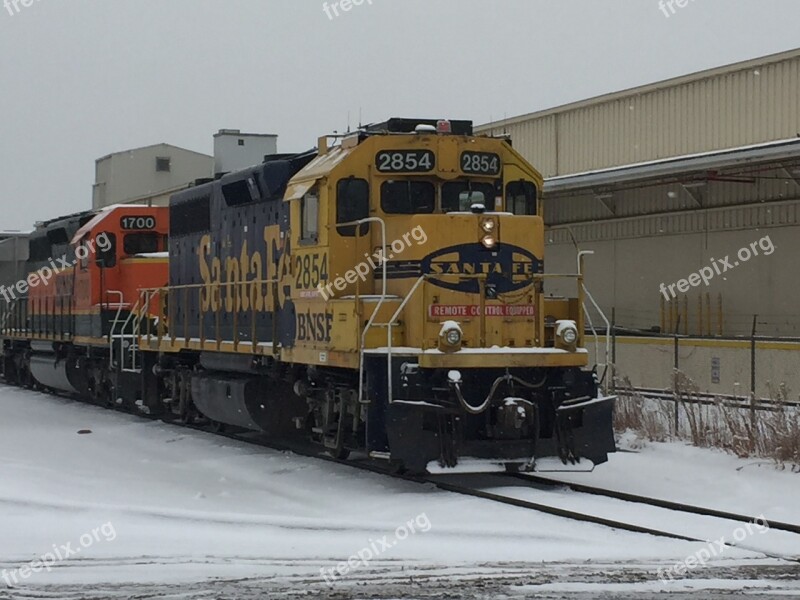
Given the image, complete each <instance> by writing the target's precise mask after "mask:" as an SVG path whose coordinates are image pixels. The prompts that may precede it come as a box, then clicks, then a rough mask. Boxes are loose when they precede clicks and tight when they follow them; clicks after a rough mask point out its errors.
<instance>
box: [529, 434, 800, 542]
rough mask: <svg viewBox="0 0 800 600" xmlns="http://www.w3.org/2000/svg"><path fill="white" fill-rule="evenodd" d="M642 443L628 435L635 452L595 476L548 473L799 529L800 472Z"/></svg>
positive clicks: (625, 445) (766, 462)
mask: <svg viewBox="0 0 800 600" xmlns="http://www.w3.org/2000/svg"><path fill="white" fill-rule="evenodd" d="M640 445H641V444H639V443H636V442H634V440H633V439H632V438H631V437H630V436H624V437H623V439H622V441H621V443H620V446H621V447H622V448H630V447H631V446H635V447H636V450H633V451H626V452H619V453H617V454H615V455H613V456H612V457H611V460H610V461H609V462H608V463H606V464H603V465H600V466H598V467H597V468H595V469H594V471H592V472H590V473H580V472H573V473H553V474H547V473H545V474H543V475H544V476H552V477H553V478H555V479H558V480H560V481H569V482H572V483H583V484H585V485H593V486H596V487H602V488H605V489H610V490H617V491H623V492H628V493H632V494H640V495H645V496H650V497H653V498H660V499H663V500H671V501H676V502H684V503H686V504H691V505H694V506H701V507H710V508H715V509H717V510H724V511H728V512H734V513H738V514H746V515H751V516H753V517H758V516H760V515H764V516H766V517H767V520H768V521H769V520H774V521H782V522H784V523H793V524H796V525H800V502H798V496H799V495H800V473H792V472H791V470H781V469H779V468H777V467H776V465H775V464H774V463H772V462H770V461H769V460H758V459H740V458H736V457H735V456H732V455H730V454H728V453H726V452H723V451H721V450H710V449H706V448H696V447H694V446H691V445H689V444H686V443H683V442H675V443H648V444H646V445H644V447H639V446H640ZM799 553H800V552H799Z"/></svg>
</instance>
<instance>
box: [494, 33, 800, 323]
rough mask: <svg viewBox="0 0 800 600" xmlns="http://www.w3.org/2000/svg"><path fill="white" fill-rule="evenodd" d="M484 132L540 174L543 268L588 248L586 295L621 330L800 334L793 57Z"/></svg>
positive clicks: (564, 263) (798, 88)
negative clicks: (503, 140)
mask: <svg viewBox="0 0 800 600" xmlns="http://www.w3.org/2000/svg"><path fill="white" fill-rule="evenodd" d="M479 131H481V132H484V133H490V134H497V135H499V134H503V133H506V134H509V135H510V136H511V138H512V139H513V142H514V145H515V147H516V148H517V149H519V150H520V151H521V152H522V153H523V155H525V157H526V158H527V159H529V160H530V161H531V162H532V163H533V164H534V165H536V166H537V167H538V168H539V169H540V170H541V171H542V173H543V174H544V175H545V177H546V178H547V182H546V185H545V194H546V195H545V206H546V215H545V218H546V220H547V224H548V226H549V227H548V242H549V247H548V257H547V271H548V272H566V271H574V270H575V260H576V258H575V257H576V247H580V248H581V249H582V250H593V251H595V256H594V257H592V258H589V259H588V261H587V271H588V274H587V285H588V287H589V289H590V291H591V292H592V293H593V294H594V296H595V298H596V299H597V301H598V302H599V304H600V305H601V306H602V307H603V309H604V310H605V311H607V312H608V314H609V315H610V314H611V312H612V309H614V312H615V314H616V323H617V324H618V325H619V326H621V327H623V328H630V329H632V330H647V331H661V332H678V333H681V334H690V335H704V336H735V335H744V334H746V335H750V333H751V331H752V327H753V320H754V316H755V315H758V316H757V318H756V323H757V330H758V333H759V334H761V335H782V336H787V335H788V336H798V335H800V307H798V306H797V302H796V300H795V299H796V298H797V297H799V296H800V278H799V277H798V276H797V274H798V268H797V263H796V260H797V259H796V258H795V257H796V256H798V255H800V49H798V50H793V51H790V52H785V53H781V54H776V55H772V56H767V57H764V58H760V59H757V60H752V61H748V62H744V63H738V64H734V65H730V66H726V67H722V68H718V69H714V70H711V71H705V72H701V73H696V74H693V75H688V76H685V77H680V78H677V79H672V80H668V81H664V82H661V83H656V84H652V85H646V86H643V87H639V88H636V89H632V90H627V91H623V92H619V93H614V94H610V95H606V96H601V97H599V98H594V99H591V100H586V101H583V102H577V103H574V104H569V105H566V106H562V107H558V108H554V109H551V110H546V111H541V112H538V113H533V114H530V115H524V116H521V117H516V118H511V119H506V120H504V121H500V122H495V123H490V124H487V125H484V126H482V127H480V128H479ZM742 249H749V251H748V252H746V251H742V253H741V254H740V250H742ZM748 253H749V255H750V256H749V257H748ZM756 253H757V255H756ZM740 258H747V260H740ZM725 261H727V263H728V264H729V265H730V266H729V267H726V263H725ZM737 262H738V263H739V264H738V265H736V263H737ZM715 265H716V267H715V270H712V272H713V276H712V277H711V278H710V280H709V284H708V285H705V284H704V283H703V282H702V281H701V280H700V278H699V277H696V276H695V277H692V274H694V273H701V272H704V273H705V274H706V275H708V273H709V271H708V268H710V267H714V266H715ZM704 268H705V269H706V270H705V271H703V269H704ZM726 269H727V271H726ZM706 279H709V278H708V277H706ZM684 280H685V281H684ZM690 281H691V283H689V282H690ZM662 284H664V286H665V288H666V289H667V290H669V285H670V284H672V286H673V287H672V293H670V292H669V291H667V292H664V291H663V289H665V288H662V287H661V286H662ZM567 291H568V290H564V292H567Z"/></svg>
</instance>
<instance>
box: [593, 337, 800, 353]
mask: <svg viewBox="0 0 800 600" xmlns="http://www.w3.org/2000/svg"><path fill="white" fill-rule="evenodd" d="M599 339H600V340H602V341H603V343H605V340H606V338H605V336H599ZM617 344H625V345H630V346H634V345H641V346H674V345H675V340H674V338H647V337H622V336H619V337H617ZM680 346H681V347H682V348H686V347H694V348H724V349H749V348H750V340H712V339H697V338H680ZM756 348H757V349H759V350H794V351H798V350H800V342H789V341H787V342H780V341H756Z"/></svg>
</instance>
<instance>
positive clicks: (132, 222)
mask: <svg viewBox="0 0 800 600" xmlns="http://www.w3.org/2000/svg"><path fill="white" fill-rule="evenodd" d="M119 225H120V227H121V228H122V229H123V230H125V231H143V230H148V229H155V228H156V218H155V217H148V216H138V217H122V218H121V219H120V221H119Z"/></svg>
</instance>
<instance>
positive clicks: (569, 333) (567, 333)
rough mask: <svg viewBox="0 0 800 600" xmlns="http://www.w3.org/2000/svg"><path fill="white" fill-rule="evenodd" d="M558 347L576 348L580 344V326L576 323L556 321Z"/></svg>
mask: <svg viewBox="0 0 800 600" xmlns="http://www.w3.org/2000/svg"><path fill="white" fill-rule="evenodd" d="M556 340H557V345H561V346H567V347H570V348H574V347H575V344H577V342H578V325H577V323H575V321H570V320H566V319H565V320H561V321H556Z"/></svg>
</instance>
